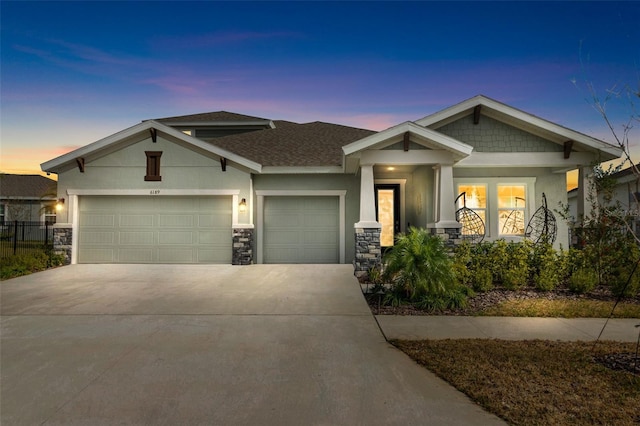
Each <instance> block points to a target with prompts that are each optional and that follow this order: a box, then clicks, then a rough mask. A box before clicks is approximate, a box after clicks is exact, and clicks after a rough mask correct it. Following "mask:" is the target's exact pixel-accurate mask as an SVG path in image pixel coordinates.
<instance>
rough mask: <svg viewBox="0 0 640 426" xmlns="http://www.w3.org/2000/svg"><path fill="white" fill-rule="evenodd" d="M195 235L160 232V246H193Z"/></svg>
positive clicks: (190, 233)
mask: <svg viewBox="0 0 640 426" xmlns="http://www.w3.org/2000/svg"><path fill="white" fill-rule="evenodd" d="M193 242H194V241H193V233H192V232H190V231H188V232H183V231H160V232H159V233H158V244H161V245H162V244H165V245H166V244H193Z"/></svg>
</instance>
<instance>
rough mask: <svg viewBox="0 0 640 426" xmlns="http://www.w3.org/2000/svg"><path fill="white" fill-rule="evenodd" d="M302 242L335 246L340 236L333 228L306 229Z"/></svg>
mask: <svg viewBox="0 0 640 426" xmlns="http://www.w3.org/2000/svg"><path fill="white" fill-rule="evenodd" d="M302 236H303V237H302V242H303V243H304V244H305V245H308V246H314V245H318V246H322V245H326V246H332V247H333V248H335V246H336V244H338V236H337V235H336V234H335V233H334V232H332V230H331V229H326V230H321V231H304V232H303V233H302Z"/></svg>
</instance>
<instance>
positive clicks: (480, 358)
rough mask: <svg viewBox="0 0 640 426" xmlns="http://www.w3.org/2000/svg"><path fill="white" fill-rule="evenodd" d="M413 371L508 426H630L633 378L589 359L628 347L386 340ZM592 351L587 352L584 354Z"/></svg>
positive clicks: (638, 385) (637, 391)
mask: <svg viewBox="0 0 640 426" xmlns="http://www.w3.org/2000/svg"><path fill="white" fill-rule="evenodd" d="M392 343H393V344H394V345H395V346H397V347H398V348H400V349H401V350H402V351H404V352H405V353H407V354H408V355H409V356H410V357H411V358H413V359H414V360H415V361H417V362H418V363H419V364H421V365H423V366H425V367H426V368H428V369H429V370H431V371H433V372H434V373H435V374H437V375H438V376H440V377H441V378H443V379H444V380H446V381H447V382H449V383H451V384H452V385H453V386H455V387H456V388H457V389H459V390H460V391H462V392H464V393H465V394H467V395H468V396H469V397H470V398H471V399H473V400H474V401H475V402H476V403H478V404H479V405H481V406H482V407H484V408H485V409H486V410H488V411H490V412H492V413H494V414H496V415H498V416H500V417H501V418H503V419H505V420H506V421H507V422H508V423H510V424H513V425H595V424H597V425H619V426H626V425H638V424H639V423H640V377H639V376H637V375H633V374H632V373H629V372H625V371H614V370H610V369H608V368H606V367H604V366H603V365H601V364H599V363H597V362H595V361H594V360H593V356H594V355H602V354H605V353H616V352H627V353H634V352H635V344H633V343H617V342H599V343H598V344H597V345H596V346H595V349H593V343H589V342H550V341H540V340H533V341H501V340H486V339H469V340H428V341H392ZM592 349H593V351H592Z"/></svg>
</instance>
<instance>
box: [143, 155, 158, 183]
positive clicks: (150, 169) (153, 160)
mask: <svg viewBox="0 0 640 426" xmlns="http://www.w3.org/2000/svg"><path fill="white" fill-rule="evenodd" d="M144 153H145V154H146V155H147V175H146V176H145V177H144V180H147V181H161V180H162V176H160V157H161V156H162V151H145V152H144Z"/></svg>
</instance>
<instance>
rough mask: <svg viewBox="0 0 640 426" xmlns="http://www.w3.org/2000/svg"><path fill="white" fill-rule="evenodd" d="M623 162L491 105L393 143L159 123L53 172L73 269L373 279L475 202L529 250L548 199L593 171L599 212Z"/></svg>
mask: <svg viewBox="0 0 640 426" xmlns="http://www.w3.org/2000/svg"><path fill="white" fill-rule="evenodd" d="M620 155H621V151H620V149H618V148H617V147H614V146H612V145H609V144H607V143H605V142H602V141H600V140H597V139H594V138H592V137H590V136H587V135H584V134H581V133H579V132H576V131H574V130H570V129H567V128H565V127H562V126H559V125H557V124H554V123H551V122H549V121H546V120H543V119H541V118H538V117H535V116H533V115H530V114H528V113H525V112H523V111H520V110H517V109H515V108H512V107H510V106H508V105H505V104H502V103H500V102H497V101H495V100H492V99H489V98H486V97H484V96H476V97H474V98H471V99H468V100H466V101H464V102H461V103H459V104H457V105H454V106H452V107H450V108H446V109H444V110H442V111H440V112H437V113H435V114H432V115H429V116H427V117H424V118H422V119H419V120H416V121H408V122H404V123H400V124H398V125H396V126H393V127H391V128H389V129H386V130H383V131H381V132H375V131H371V130H364V129H357V128H353V127H347V126H341V125H337V124H329V123H322V122H312V123H305V124H298V123H292V122H288V121H277V120H269V119H263V118H257V117H249V116H245V115H240V114H233V113H227V112H214V113H206V114H195V115H187V116H181V117H170V118H163V119H157V120H147V121H143V122H142V123H140V124H138V125H135V126H133V127H130V128H128V129H125V130H122V131H121V132H119V133H116V134H114V135H111V136H108V137H106V138H104V139H102V140H99V141H97V142H94V143H92V144H90V145H87V146H85V147H82V148H80V149H77V150H75V151H73V152H70V153H68V154H65V155H63V156H61V157H58V158H55V159H53V160H50V161H48V162H46V163H44V164H42V170H44V171H47V172H51V173H57V174H58V197H59V198H65V199H66V200H67V201H66V203H65V204H64V209H63V211H62V212H60V213H59V217H58V222H59V223H58V224H57V225H56V232H58V234H59V239H58V240H59V241H62V242H63V243H65V244H66V247H67V249H68V250H69V251H70V253H69V254H70V258H71V261H72V262H74V263H75V262H79V263H103V262H104V263H111V262H113V263H118V262H121V263H125V262H126V263H136V262H140V263H150V262H158V263H234V264H246V263H250V262H253V263H352V262H353V263H354V265H355V268H356V273H357V274H360V273H362V272H363V271H367V270H368V268H369V267H371V266H372V265H374V264H376V263H377V262H379V261H380V253H381V251H383V250H384V247H386V246H390V245H392V244H393V235H394V234H395V233H399V232H405V231H407V229H408V227H409V226H418V227H425V228H429V229H430V230H431V232H433V233H434V234H438V235H440V236H441V237H442V238H444V239H448V240H449V242H457V241H459V240H460V237H461V235H460V234H461V230H460V228H461V225H460V223H458V222H457V221H456V209H457V208H459V207H461V204H460V203H461V201H458V204H456V203H455V201H454V200H455V199H456V197H457V196H458V194H460V193H462V192H466V194H467V196H466V200H467V207H469V208H473V209H474V210H475V212H476V213H477V214H478V215H479V216H481V217H482V218H483V220H484V222H485V226H486V236H485V239H486V240H495V239H499V238H507V239H512V240H518V239H521V238H523V237H524V232H525V229H524V228H525V227H526V224H527V223H528V220H529V218H530V217H531V215H532V214H533V213H534V212H535V210H536V209H537V208H538V207H539V206H540V204H541V200H542V194H543V193H545V194H546V197H547V200H548V205H550V206H554V205H557V204H558V202H563V203H566V202H567V191H566V171H568V170H572V169H576V168H578V169H579V170H580V171H581V173H580V182H581V190H580V197H582V198H584V197H585V196H586V195H585V191H584V188H585V187H586V185H587V183H588V179H589V176H588V173H587V172H588V170H589V165H590V164H593V162H594V161H605V160H610V159H614V158H617V157H619V156H620ZM584 206H585V205H584V203H582V204H581V208H584ZM558 226H559V232H558V240H557V241H556V244H563V245H564V246H566V245H567V229H566V225H565V224H563V223H562V222H561V221H559V223H558Z"/></svg>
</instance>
